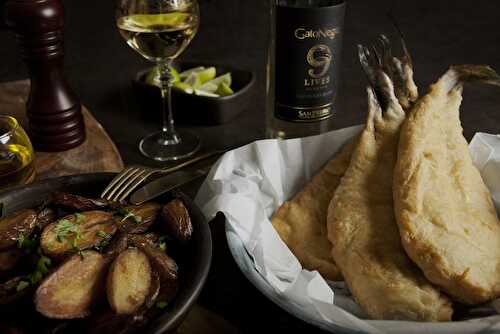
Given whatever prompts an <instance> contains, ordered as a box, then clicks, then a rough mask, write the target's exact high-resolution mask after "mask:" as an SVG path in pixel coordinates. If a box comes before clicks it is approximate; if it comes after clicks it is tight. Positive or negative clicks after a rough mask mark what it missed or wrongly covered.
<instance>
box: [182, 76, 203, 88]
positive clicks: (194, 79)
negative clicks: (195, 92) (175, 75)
mask: <svg viewBox="0 0 500 334" xmlns="http://www.w3.org/2000/svg"><path fill="white" fill-rule="evenodd" d="M184 82H185V83H187V84H188V85H190V86H191V87H193V88H197V87H199V86H201V80H200V77H199V76H198V74H197V73H191V74H190V75H189V76H188V77H187V79H186V80H184Z"/></svg>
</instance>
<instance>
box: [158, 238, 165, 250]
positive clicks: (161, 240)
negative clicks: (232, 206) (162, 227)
mask: <svg viewBox="0 0 500 334" xmlns="http://www.w3.org/2000/svg"><path fill="white" fill-rule="evenodd" d="M166 241H167V236H165V235H162V236H161V237H159V238H158V248H160V250H161V251H162V252H164V251H166V250H167V242H166Z"/></svg>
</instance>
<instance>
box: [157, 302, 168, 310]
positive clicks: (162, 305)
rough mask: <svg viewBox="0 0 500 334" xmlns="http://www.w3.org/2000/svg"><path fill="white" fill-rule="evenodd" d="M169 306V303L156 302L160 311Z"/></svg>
mask: <svg viewBox="0 0 500 334" xmlns="http://www.w3.org/2000/svg"><path fill="white" fill-rule="evenodd" d="M167 306H168V303H167V302H156V307H157V308H159V309H164V308H166V307H167Z"/></svg>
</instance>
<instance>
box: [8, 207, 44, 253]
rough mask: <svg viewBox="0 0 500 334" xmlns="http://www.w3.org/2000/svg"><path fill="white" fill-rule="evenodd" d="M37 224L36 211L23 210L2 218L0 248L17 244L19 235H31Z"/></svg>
mask: <svg viewBox="0 0 500 334" xmlns="http://www.w3.org/2000/svg"><path fill="white" fill-rule="evenodd" d="M35 226H36V212H35V211H34V210H30V209H28V210H22V211H19V212H16V213H14V214H12V215H10V216H8V217H5V218H3V219H1V220H0V250H2V249H8V248H11V247H12V246H14V245H16V243H17V240H18V239H19V236H20V235H21V234H22V235H23V236H25V237H28V236H29V235H31V233H32V232H33V230H34V229H35Z"/></svg>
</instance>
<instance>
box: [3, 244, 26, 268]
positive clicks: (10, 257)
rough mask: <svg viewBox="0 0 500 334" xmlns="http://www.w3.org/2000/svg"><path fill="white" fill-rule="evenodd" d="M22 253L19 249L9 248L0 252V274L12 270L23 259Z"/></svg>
mask: <svg viewBox="0 0 500 334" xmlns="http://www.w3.org/2000/svg"><path fill="white" fill-rule="evenodd" d="M23 255H24V252H23V251H22V250H21V249H19V248H10V249H7V250H3V251H0V273H2V272H6V271H9V270H12V269H13V268H14V267H15V266H16V265H17V264H18V263H19V261H20V260H21V258H22V257H23Z"/></svg>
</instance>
